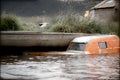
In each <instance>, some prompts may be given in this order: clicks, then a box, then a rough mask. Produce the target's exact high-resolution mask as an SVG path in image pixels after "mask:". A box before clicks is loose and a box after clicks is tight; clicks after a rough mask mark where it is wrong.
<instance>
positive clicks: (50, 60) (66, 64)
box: [1, 54, 119, 80]
mask: <svg viewBox="0 0 120 80" xmlns="http://www.w3.org/2000/svg"><path fill="white" fill-rule="evenodd" d="M1 78H2V79H11V80H103V79H104V80H119V54H98V55H79V56H78V55H76V56H74V55H72V56H30V55H29V56H28V55H24V56H2V57H1Z"/></svg>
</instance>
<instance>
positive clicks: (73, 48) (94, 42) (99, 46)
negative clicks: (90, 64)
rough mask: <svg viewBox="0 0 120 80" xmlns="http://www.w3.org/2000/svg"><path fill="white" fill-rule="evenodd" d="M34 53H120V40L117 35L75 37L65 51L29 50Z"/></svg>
mask: <svg viewBox="0 0 120 80" xmlns="http://www.w3.org/2000/svg"><path fill="white" fill-rule="evenodd" d="M27 53H28V54H34V55H79V54H108V53H109V54H111V53H120V40H119V37H118V36H116V35H97V36H83V37H76V38H74V39H73V40H72V41H71V42H70V44H69V46H68V48H67V50H66V51H64V52H57V51H56V52H54V51H53V52H27Z"/></svg>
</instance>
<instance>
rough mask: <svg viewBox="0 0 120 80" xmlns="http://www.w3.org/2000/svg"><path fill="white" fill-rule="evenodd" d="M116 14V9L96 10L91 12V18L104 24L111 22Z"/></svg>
mask: <svg viewBox="0 0 120 80" xmlns="http://www.w3.org/2000/svg"><path fill="white" fill-rule="evenodd" d="M114 14H115V11H114V8H105V9H96V10H91V11H90V18H91V19H96V20H98V21H102V22H111V21H112V19H113V16H114Z"/></svg>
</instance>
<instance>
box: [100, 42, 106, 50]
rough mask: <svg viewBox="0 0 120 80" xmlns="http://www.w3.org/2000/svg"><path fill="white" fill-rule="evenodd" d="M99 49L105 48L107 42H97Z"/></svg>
mask: <svg viewBox="0 0 120 80" xmlns="http://www.w3.org/2000/svg"><path fill="white" fill-rule="evenodd" d="M98 45H99V48H100V49H104V48H107V43H106V42H99V43H98Z"/></svg>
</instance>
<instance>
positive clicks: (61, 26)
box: [46, 14, 120, 36]
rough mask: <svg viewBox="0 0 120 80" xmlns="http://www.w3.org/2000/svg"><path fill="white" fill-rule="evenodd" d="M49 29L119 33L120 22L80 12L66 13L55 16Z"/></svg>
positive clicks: (54, 30) (55, 30) (53, 30)
mask: <svg viewBox="0 0 120 80" xmlns="http://www.w3.org/2000/svg"><path fill="white" fill-rule="evenodd" d="M46 30H47V31H51V32H69V33H71V32H74V33H102V34H116V35H119V36H120V34H119V24H118V23H113V22H111V23H106V24H105V23H102V22H98V21H96V20H91V19H89V18H85V17H82V16H80V15H79V14H66V15H63V16H58V17H56V18H54V19H53V20H52V21H51V23H50V24H49V26H48V28H47V29H46Z"/></svg>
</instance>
